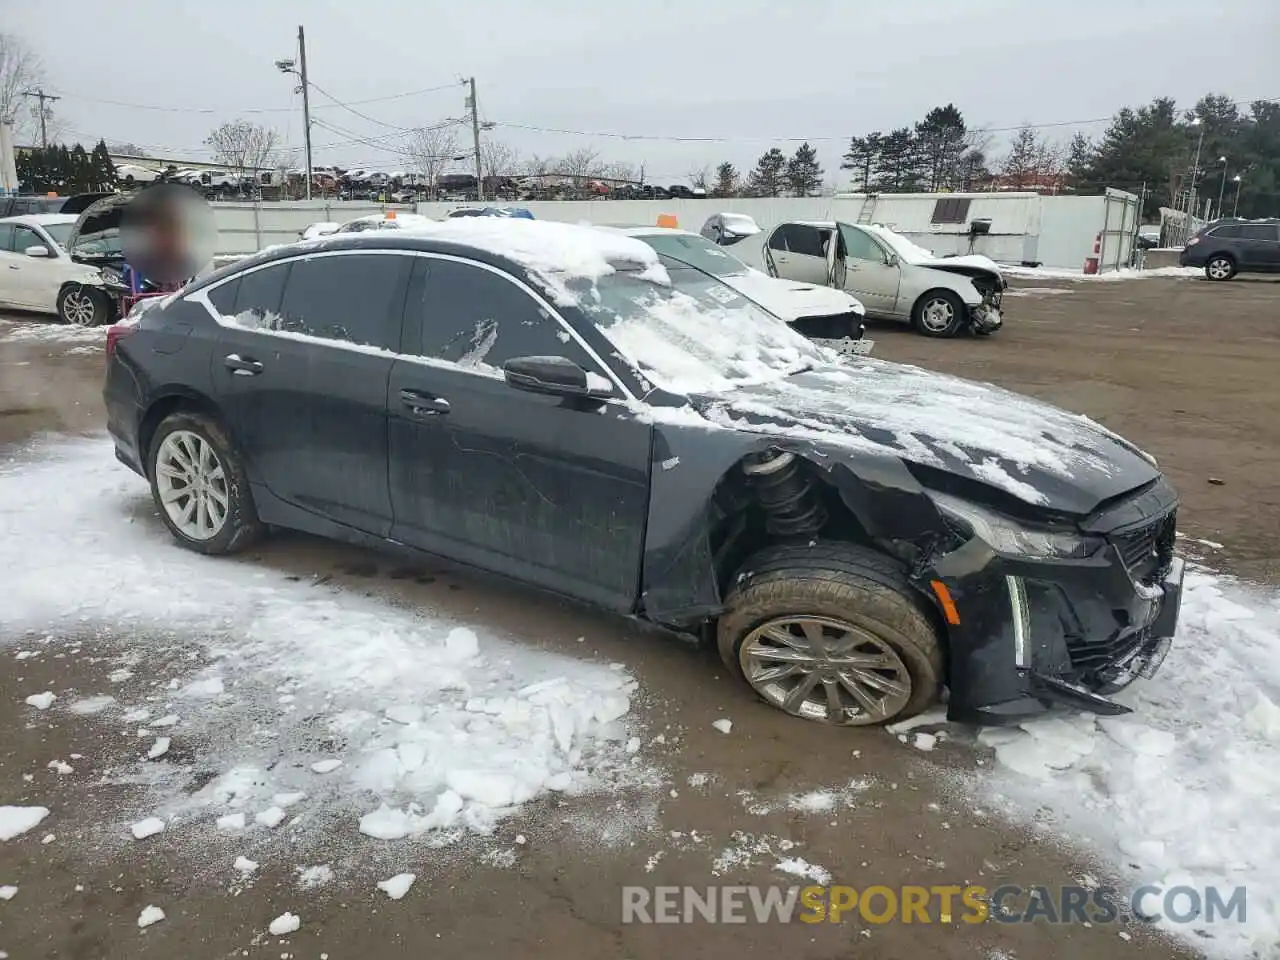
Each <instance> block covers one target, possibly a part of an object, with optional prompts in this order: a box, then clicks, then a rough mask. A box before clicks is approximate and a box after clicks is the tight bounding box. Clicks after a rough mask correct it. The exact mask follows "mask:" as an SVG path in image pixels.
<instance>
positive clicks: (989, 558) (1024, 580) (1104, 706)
mask: <svg viewBox="0 0 1280 960" xmlns="http://www.w3.org/2000/svg"><path fill="white" fill-rule="evenodd" d="M1162 487H1164V489H1166V490H1168V488H1167V486H1164V485H1163V484H1162ZM1169 495H1170V496H1172V491H1171V490H1169ZM1156 499H1159V498H1158V497H1157V498H1156ZM1148 505H1150V504H1148ZM1114 519H1115V516H1114V515H1113V516H1112V517H1110V518H1106V519H1104V520H1103V521H1102V522H1103V523H1104V524H1105V523H1108V522H1110V521H1113V520H1114ZM1125 519H1126V520H1127V523H1126V524H1125V525H1123V526H1121V527H1117V528H1114V529H1112V530H1111V531H1110V532H1109V533H1107V534H1105V536H1106V539H1107V546H1106V547H1104V548H1103V549H1102V550H1100V551H1099V552H1098V553H1097V554H1095V555H1094V556H1092V557H1089V558H1088V559H1084V560H1069V561H1066V560H1064V561H1042V560H1017V559H1011V558H1009V557H1005V556H1001V555H998V554H995V553H994V552H992V551H991V550H990V548H989V547H986V545H985V544H982V543H981V542H980V541H979V542H971V543H969V544H966V545H965V547H963V548H961V549H959V550H957V551H954V552H953V553H952V554H949V555H947V556H946V557H944V558H942V560H940V561H939V562H938V564H937V565H936V567H935V573H936V574H937V575H938V576H939V578H940V579H941V580H942V582H943V583H944V584H945V585H946V587H947V589H948V591H949V592H950V594H951V596H952V598H953V599H954V602H955V605H956V608H957V610H958V611H959V619H960V623H959V624H953V625H952V626H951V627H950V647H949V649H950V653H951V662H950V664H949V667H950V670H949V680H950V689H951V699H950V701H949V703H948V718H949V719H951V720H955V721H959V722H965V723H980V724H1008V723H1018V722H1020V721H1022V720H1024V719H1027V718H1029V717H1032V716H1034V715H1036V714H1039V713H1043V712H1044V711H1045V710H1046V709H1048V708H1050V707H1054V706H1066V707H1071V708H1073V709H1078V710H1088V711H1091V712H1093V713H1096V714H1100V715H1108V716H1115V715H1119V714H1124V713H1129V712H1131V708H1130V707H1128V706H1126V705H1124V704H1122V703H1120V702H1118V701H1116V700H1114V699H1112V695H1113V694H1115V693H1117V692H1118V691H1120V690H1123V689H1124V688H1125V687H1127V686H1129V685H1130V684H1131V683H1133V682H1134V681H1135V680H1137V679H1138V678H1140V677H1151V676H1152V675H1154V674H1155V672H1156V671H1157V670H1159V669H1160V666H1161V665H1162V664H1163V662H1164V659H1165V657H1166V655H1167V654H1168V652H1169V649H1170V646H1171V644H1172V640H1173V636H1174V633H1175V631H1176V629H1177V624H1178V615H1179V612H1180V609H1181V602H1182V584H1183V576H1184V573H1185V565H1184V563H1183V561H1182V560H1181V559H1179V558H1177V557H1174V556H1173V536H1174V523H1175V514H1174V511H1173V506H1172V505H1168V504H1166V505H1165V509H1163V510H1161V511H1160V512H1159V513H1157V514H1155V515H1150V514H1148V515H1146V516H1143V517H1141V518H1140V519H1137V520H1134V519H1133V517H1132V510H1130V516H1128V517H1126V518H1125ZM1143 538H1146V539H1143ZM1148 543H1149V544H1150V549H1149V550H1147V549H1146V545H1147V544H1148ZM1144 551H1145V552H1144Z"/></svg>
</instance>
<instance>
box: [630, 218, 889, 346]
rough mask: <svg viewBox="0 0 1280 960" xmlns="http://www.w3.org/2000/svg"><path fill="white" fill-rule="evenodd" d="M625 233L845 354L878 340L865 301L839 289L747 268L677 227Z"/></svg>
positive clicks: (735, 258) (636, 229)
mask: <svg viewBox="0 0 1280 960" xmlns="http://www.w3.org/2000/svg"><path fill="white" fill-rule="evenodd" d="M618 229H620V231H621V232H622V233H625V234H628V235H629V236H632V237H635V238H636V239H637V240H642V241H644V242H645V243H647V244H648V245H649V246H651V247H652V248H653V249H654V250H656V251H657V252H658V253H659V254H660V255H661V256H664V257H670V258H671V259H673V260H678V261H679V262H681V263H684V264H687V265H688V266H690V267H693V268H694V269H695V270H701V271H702V272H703V273H709V274H711V275H712V276H713V277H715V278H716V279H717V280H719V281H720V282H721V283H723V284H725V285H726V286H728V287H732V288H733V289H734V290H736V291H738V293H740V294H742V296H744V297H746V298H747V299H748V300H751V301H752V302H754V303H755V304H757V305H758V306H761V307H763V308H764V309H765V310H767V311H768V312H769V313H772V314H773V315H774V316H775V317H779V318H780V319H782V320H785V321H786V322H787V324H788V325H790V326H791V328H792V329H794V330H795V331H796V332H797V333H799V334H801V335H802V336H805V337H808V338H809V339H811V340H818V341H820V342H822V343H823V344H825V345H827V346H831V347H832V348H834V349H837V350H840V351H841V352H842V353H869V352H870V350H871V348H872V346H873V341H870V340H863V339H862V335H863V332H864V328H863V323H862V318H863V316H864V315H865V314H866V310H865V309H864V308H863V306H862V304H861V302H859V300H858V299H857V298H856V297H853V296H850V295H849V294H847V293H844V292H842V291H839V290H832V289H830V288H829V287H825V286H819V285H818V284H813V283H797V282H795V281H794V280H782V279H778V278H775V277H771V276H769V275H768V274H766V273H764V272H762V271H760V270H756V269H755V268H753V267H749V266H747V265H746V264H745V263H743V262H742V261H741V260H739V259H738V258H737V257H735V256H733V255H732V254H731V253H729V251H728V250H726V249H724V248H723V247H721V246H717V245H716V244H715V243H713V242H712V241H710V240H708V239H707V238H706V237H704V236H700V235H699V234H696V233H691V232H689V231H688V230H679V229H676V228H674V227H622V228H618Z"/></svg>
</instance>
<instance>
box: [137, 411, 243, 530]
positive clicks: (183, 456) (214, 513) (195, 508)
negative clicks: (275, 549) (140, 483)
mask: <svg viewBox="0 0 1280 960" xmlns="http://www.w3.org/2000/svg"><path fill="white" fill-rule="evenodd" d="M147 477H148V479H150V481H151V496H152V499H153V500H154V501H155V504H156V507H157V508H158V509H159V511H160V518H161V519H162V520H163V521H164V525H165V526H166V527H168V528H169V532H170V533H171V534H173V538H174V539H175V540H177V541H178V543H180V544H181V545H182V546H184V547H186V548H187V549H188V550H194V551H195V552H196V553H205V554H211V555H220V554H228V553H236V552H238V551H240V550H243V549H245V548H246V547H248V546H249V545H250V544H252V543H253V542H254V541H256V540H257V539H259V538H260V537H261V536H262V534H263V532H264V528H263V525H262V522H261V521H260V520H259V519H258V511H257V508H256V507H255V506H254V503H253V494H252V493H251V492H250V489H249V477H248V474H246V473H245V470H244V466H243V464H242V463H241V460H240V457H239V455H238V454H237V453H236V451H235V448H234V447H233V446H232V444H231V439H230V437H228V436H227V433H226V431H225V430H224V429H223V427H222V425H221V424H220V423H218V421H217V420H215V419H214V418H213V417H210V416H207V415H205V414H202V413H193V412H187V411H179V412H177V413H171V414H170V415H169V416H167V417H165V418H164V420H162V421H161V422H160V425H159V426H158V427H157V428H156V432H155V434H154V435H153V436H152V438H151V446H150V449H149V450H148V451H147Z"/></svg>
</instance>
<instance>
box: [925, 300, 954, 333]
mask: <svg viewBox="0 0 1280 960" xmlns="http://www.w3.org/2000/svg"><path fill="white" fill-rule="evenodd" d="M955 317H956V308H955V307H954V306H952V304H951V301H950V300H947V299H946V298H945V297H935V298H934V299H933V300H930V301H929V302H928V303H926V304H925V305H924V309H923V310H921V311H920V322H921V323H922V324H924V327H925V329H926V330H929V331H930V332H931V333H942V332H943V331H944V330H946V329H947V328H948V327H950V326H951V323H952V321H953V320H955Z"/></svg>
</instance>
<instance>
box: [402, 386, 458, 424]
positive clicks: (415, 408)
mask: <svg viewBox="0 0 1280 960" xmlns="http://www.w3.org/2000/svg"><path fill="white" fill-rule="evenodd" d="M400 402H401V403H402V404H404V405H405V406H406V407H408V408H409V410H410V412H412V413H413V414H415V415H416V416H419V417H434V416H439V415H440V414H442V413H448V412H449V401H448V400H446V399H445V398H444V397H433V396H432V395H431V394H429V393H422V392H421V391H419V390H401V391H400Z"/></svg>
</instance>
